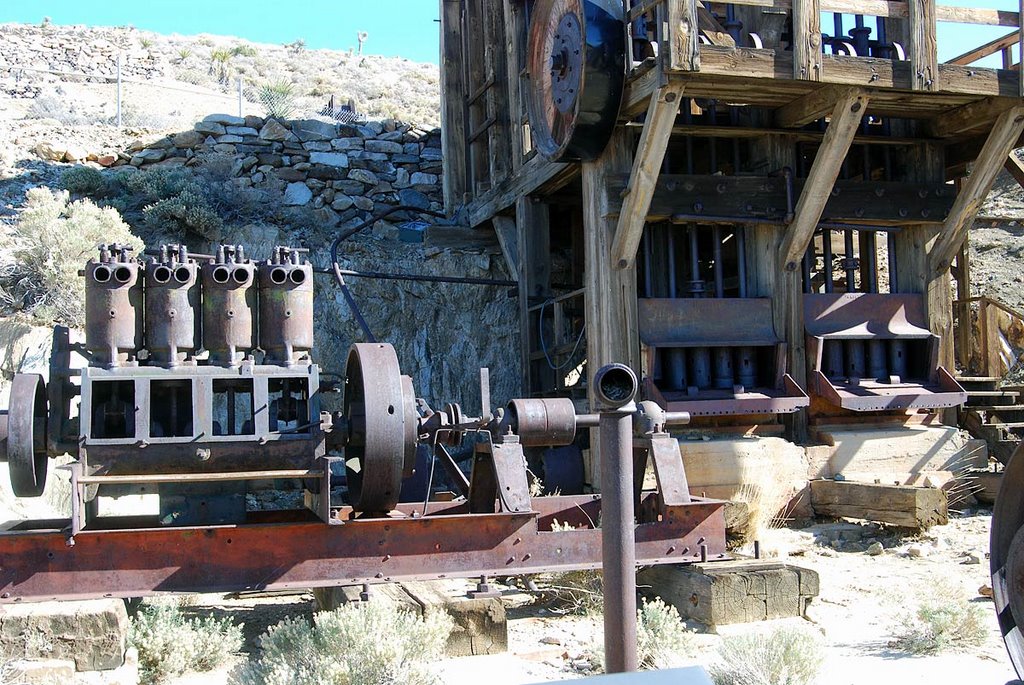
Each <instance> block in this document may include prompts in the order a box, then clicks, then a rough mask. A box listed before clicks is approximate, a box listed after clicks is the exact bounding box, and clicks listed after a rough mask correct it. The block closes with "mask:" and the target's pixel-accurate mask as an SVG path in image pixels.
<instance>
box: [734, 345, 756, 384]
mask: <svg viewBox="0 0 1024 685" xmlns="http://www.w3.org/2000/svg"><path fill="white" fill-rule="evenodd" d="M736 369H737V377H738V380H739V384H740V385H742V386H743V387H744V389H747V388H752V387H754V384H755V383H757V357H756V352H755V351H754V348H753V347H750V346H744V347H740V348H738V349H737V350H736Z"/></svg>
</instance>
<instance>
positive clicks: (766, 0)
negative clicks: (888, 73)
mask: <svg viewBox="0 0 1024 685" xmlns="http://www.w3.org/2000/svg"><path fill="white" fill-rule="evenodd" d="M730 4H733V5H747V6H753V7H766V8H769V9H775V10H788V9H790V8H791V7H792V6H793V3H792V1H791V0H731V3H730ZM821 11H822V12H838V13H839V14H861V15H867V16H871V17H882V18H888V19H906V18H907V14H908V12H907V3H906V2H901V1H899V0H821ZM1019 17H1020V14H1019V13H1018V12H1016V11H1014V12H1010V11H1007V10H1000V9H988V8H985V7H954V6H951V5H939V6H937V7H936V8H935V18H936V19H937V20H938V21H948V22H954V23H957V24H977V25H982V26H1012V27H1017V26H1018V22H1019V21H1020V18H1019ZM891 39H892V38H891V36H890V40H891Z"/></svg>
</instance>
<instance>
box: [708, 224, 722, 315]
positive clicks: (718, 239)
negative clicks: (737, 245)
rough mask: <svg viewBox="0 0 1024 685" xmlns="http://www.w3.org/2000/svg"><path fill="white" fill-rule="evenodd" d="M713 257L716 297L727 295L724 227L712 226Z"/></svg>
mask: <svg viewBox="0 0 1024 685" xmlns="http://www.w3.org/2000/svg"><path fill="white" fill-rule="evenodd" d="M711 258H712V259H713V260H714V262H715V297H725V274H724V273H723V271H722V229H720V228H719V227H718V224H715V225H714V226H712V228H711Z"/></svg>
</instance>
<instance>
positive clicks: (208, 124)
mask: <svg viewBox="0 0 1024 685" xmlns="http://www.w3.org/2000/svg"><path fill="white" fill-rule="evenodd" d="M192 128H193V130H195V131H196V132H197V133H204V134H206V135H209V136H222V135H224V134H225V133H227V129H226V128H225V127H224V125H223V124H218V123H216V122H214V121H200V122H199V123H198V124H196V125H195V126H193V127H192Z"/></svg>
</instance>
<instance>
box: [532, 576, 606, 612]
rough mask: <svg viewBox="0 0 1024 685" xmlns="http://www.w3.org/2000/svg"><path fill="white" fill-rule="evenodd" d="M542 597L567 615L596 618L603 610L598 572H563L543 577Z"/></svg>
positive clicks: (602, 594) (602, 593)
mask: <svg viewBox="0 0 1024 685" xmlns="http://www.w3.org/2000/svg"><path fill="white" fill-rule="evenodd" d="M545 579H546V581H547V582H546V583H545V586H544V595H545V596H546V597H547V598H548V599H549V600H550V601H551V603H552V604H553V605H554V607H555V608H557V609H560V610H561V611H563V612H565V613H569V614H578V615H581V616H596V615H599V614H600V613H601V612H602V611H603V610H604V592H603V589H602V587H603V586H602V582H601V572H600V571H563V572H560V573H552V574H550V575H546V576H545Z"/></svg>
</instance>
